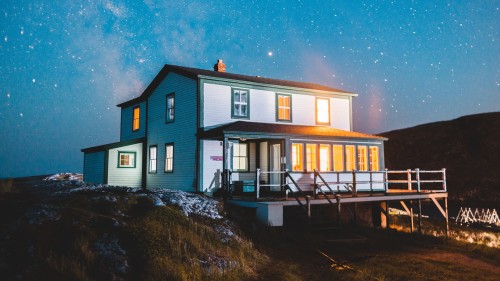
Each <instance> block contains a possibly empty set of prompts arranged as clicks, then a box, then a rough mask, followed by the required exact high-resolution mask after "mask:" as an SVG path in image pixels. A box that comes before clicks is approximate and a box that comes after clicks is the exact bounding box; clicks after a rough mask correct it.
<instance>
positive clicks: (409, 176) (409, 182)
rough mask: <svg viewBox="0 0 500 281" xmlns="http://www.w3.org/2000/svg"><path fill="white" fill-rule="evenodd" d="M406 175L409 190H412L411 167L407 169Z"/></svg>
mask: <svg viewBox="0 0 500 281" xmlns="http://www.w3.org/2000/svg"><path fill="white" fill-rule="evenodd" d="M406 175H407V177H408V190H411V169H408V170H406Z"/></svg>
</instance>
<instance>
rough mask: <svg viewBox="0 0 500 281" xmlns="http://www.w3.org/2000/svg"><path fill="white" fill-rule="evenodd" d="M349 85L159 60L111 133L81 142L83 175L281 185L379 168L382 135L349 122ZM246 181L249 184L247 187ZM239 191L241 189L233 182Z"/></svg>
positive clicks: (139, 181)
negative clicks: (113, 137) (113, 136)
mask: <svg viewBox="0 0 500 281" xmlns="http://www.w3.org/2000/svg"><path fill="white" fill-rule="evenodd" d="M353 97H356V94H353V93H349V92H346V91H343V90H339V89H335V88H331V87H328V86H323V85H318V84H313V83H304V82H295V81H287V80H278V79H269V78H264V77H259V76H246V75H238V74H232V73H227V72H225V65H224V63H223V62H222V60H218V62H217V64H215V66H214V71H209V70H203V69H196V68H189V67H183V66H176V65H165V66H164V67H163V69H162V70H161V71H160V72H159V73H158V75H157V76H156V77H155V78H154V80H153V81H152V82H151V84H150V85H149V86H148V87H147V88H146V90H145V91H144V92H143V93H142V95H141V96H139V97H138V98H135V99H132V100H129V101H127V102H124V103H122V104H119V105H118V106H119V107H120V108H121V127H120V128H121V130H120V142H117V143H112V144H107V145H102V146H97V147H91V148H85V149H82V151H83V152H84V154H85V157H84V180H85V181H88V182H94V183H107V184H110V185H127V186H133V187H141V186H142V187H147V188H171V189H179V190H184V191H190V192H210V191H213V190H214V188H215V189H216V188H218V187H220V182H221V179H220V177H218V173H217V171H231V174H230V179H229V181H230V183H237V184H238V183H241V184H243V185H244V186H243V189H244V190H243V192H245V191H246V190H247V189H248V191H255V189H254V186H255V184H256V171H257V170H259V171H262V172H264V173H262V176H261V177H259V181H258V182H259V184H262V186H263V187H264V186H266V185H267V187H266V188H262V190H260V191H262V192H271V193H272V192H273V191H275V192H282V191H283V188H282V183H283V181H284V179H283V177H282V176H280V175H279V174H278V173H275V174H272V173H270V174H268V173H265V172H266V171H285V170H287V171H289V172H290V173H291V174H293V175H294V178H295V179H296V180H297V181H299V182H301V181H302V182H304V179H305V182H308V180H310V179H311V178H312V175H313V174H312V172H313V171H314V170H319V171H322V172H326V173H327V174H328V172H337V174H338V173H342V172H345V174H346V175H350V171H353V170H356V171H358V172H359V173H361V174H362V173H363V172H369V171H381V170H383V169H384V158H383V155H384V153H383V151H384V144H383V141H384V138H383V137H379V136H375V135H369V134H364V133H359V132H354V131H353V130H352V99H353ZM248 185H250V186H248ZM240 191H242V190H240Z"/></svg>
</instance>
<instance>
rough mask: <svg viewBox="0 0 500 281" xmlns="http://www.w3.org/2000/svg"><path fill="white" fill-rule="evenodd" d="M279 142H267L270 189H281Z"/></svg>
mask: <svg viewBox="0 0 500 281" xmlns="http://www.w3.org/2000/svg"><path fill="white" fill-rule="evenodd" d="M281 167H282V165H281V143H271V142H270V143H269V171H270V172H271V173H270V175H269V184H270V185H271V186H270V191H281V179H282V174H281V173H279V172H280V171H282V168H281Z"/></svg>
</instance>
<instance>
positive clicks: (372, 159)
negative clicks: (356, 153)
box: [370, 146, 379, 171]
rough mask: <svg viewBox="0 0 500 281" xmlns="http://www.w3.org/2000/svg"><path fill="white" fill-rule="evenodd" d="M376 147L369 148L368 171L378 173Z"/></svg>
mask: <svg viewBox="0 0 500 281" xmlns="http://www.w3.org/2000/svg"><path fill="white" fill-rule="evenodd" d="M378 162H379V161H378V147H377V146H370V171H378V170H379V164H378Z"/></svg>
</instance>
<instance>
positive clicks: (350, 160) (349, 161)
mask: <svg viewBox="0 0 500 281" xmlns="http://www.w3.org/2000/svg"><path fill="white" fill-rule="evenodd" d="M355 161H356V150H355V147H354V145H346V146H345V166H346V167H345V168H346V171H352V170H354V169H356V162H355Z"/></svg>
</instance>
